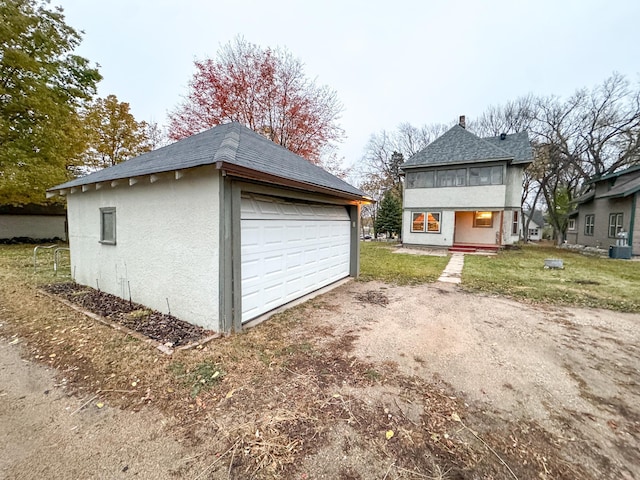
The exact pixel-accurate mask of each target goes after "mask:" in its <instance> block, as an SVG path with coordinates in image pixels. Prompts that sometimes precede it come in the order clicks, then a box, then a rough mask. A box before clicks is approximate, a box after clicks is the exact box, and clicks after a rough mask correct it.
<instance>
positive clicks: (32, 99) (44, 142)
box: [0, 0, 102, 204]
mask: <svg viewBox="0 0 640 480" xmlns="http://www.w3.org/2000/svg"><path fill="white" fill-rule="evenodd" d="M80 40H81V37H80V34H79V33H78V32H77V31H76V30H74V29H73V28H71V27H70V26H68V25H67V24H66V23H65V19H64V15H63V14H62V10H61V9H59V8H58V9H53V10H50V9H48V8H47V5H46V3H41V2H38V1H37V0H2V2H0V204H6V203H9V204H26V203H43V202H44V201H45V190H46V188H47V187H50V186H52V185H55V184H56V183H59V182H63V181H65V180H66V179H67V178H69V175H70V171H69V168H68V167H69V166H71V165H74V164H76V163H77V162H78V161H79V159H80V156H81V154H82V152H83V151H84V145H85V144H84V133H83V128H82V123H81V120H80V118H79V116H78V114H77V112H78V110H79V108H81V107H82V105H83V103H84V102H85V101H87V100H89V99H90V98H91V97H92V96H93V95H94V94H95V91H96V84H97V82H99V81H100V79H101V78H102V77H101V76H100V74H99V73H98V70H97V69H95V68H92V67H90V66H89V62H88V60H87V59H85V58H83V57H80V56H77V55H74V54H73V51H74V50H75V48H76V47H77V46H78V45H79V43H80Z"/></svg>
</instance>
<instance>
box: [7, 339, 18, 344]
mask: <svg viewBox="0 0 640 480" xmlns="http://www.w3.org/2000/svg"><path fill="white" fill-rule="evenodd" d="M19 341H20V340H19V339H18V338H16V339H15V340H11V341H10V342H9V345H15V344H16V343H18V342H19Z"/></svg>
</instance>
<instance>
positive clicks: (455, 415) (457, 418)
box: [451, 412, 462, 422]
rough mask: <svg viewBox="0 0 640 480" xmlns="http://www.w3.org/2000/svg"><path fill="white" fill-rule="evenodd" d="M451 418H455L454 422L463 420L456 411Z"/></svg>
mask: <svg viewBox="0 0 640 480" xmlns="http://www.w3.org/2000/svg"><path fill="white" fill-rule="evenodd" d="M451 420H453V421H454V422H461V421H462V420H460V416H459V415H458V414H457V413H456V412H453V413H452V414H451Z"/></svg>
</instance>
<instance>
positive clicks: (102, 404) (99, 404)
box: [96, 402, 104, 408]
mask: <svg viewBox="0 0 640 480" xmlns="http://www.w3.org/2000/svg"><path fill="white" fill-rule="evenodd" d="M96 407H98V408H102V407H104V403H102V402H98V403H96Z"/></svg>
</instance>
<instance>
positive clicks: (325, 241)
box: [240, 195, 350, 322]
mask: <svg viewBox="0 0 640 480" xmlns="http://www.w3.org/2000/svg"><path fill="white" fill-rule="evenodd" d="M240 218H241V245H242V253H241V254H242V257H241V265H242V266H241V268H242V322H247V321H249V320H251V319H252V318H255V317H257V316H258V315H260V314H262V313H265V312H268V311H269V310H272V309H274V308H276V307H278V306H280V305H283V304H285V303H287V302H290V301H292V300H295V299H296V298H299V297H301V296H303V295H306V294H307V293H310V292H313V291H314V290H317V289H319V288H322V287H324V286H326V285H329V284H330V283H333V282H335V281H336V280H340V279H341V278H344V277H347V276H348V275H349V257H350V255H349V253H350V228H349V225H350V220H349V214H348V212H347V209H346V208H345V207H343V206H336V205H324V204H309V203H293V202H287V201H284V200H280V199H277V198H274V197H264V196H257V195H252V196H243V197H242V213H241V217H240Z"/></svg>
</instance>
